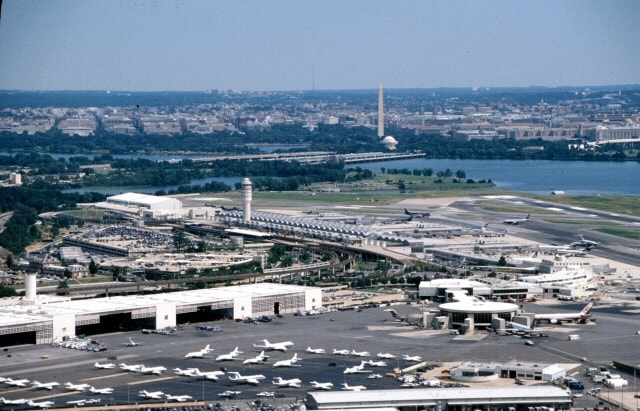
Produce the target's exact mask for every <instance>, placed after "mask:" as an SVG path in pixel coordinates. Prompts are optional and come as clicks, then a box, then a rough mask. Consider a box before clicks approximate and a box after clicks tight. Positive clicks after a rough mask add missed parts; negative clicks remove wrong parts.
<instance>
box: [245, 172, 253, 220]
mask: <svg viewBox="0 0 640 411" xmlns="http://www.w3.org/2000/svg"><path fill="white" fill-rule="evenodd" d="M252 188H253V187H252V184H251V180H249V179H248V178H246V177H245V178H243V179H242V211H243V213H244V215H243V221H244V222H245V223H248V222H249V221H251V191H252Z"/></svg>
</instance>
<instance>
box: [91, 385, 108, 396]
mask: <svg viewBox="0 0 640 411" xmlns="http://www.w3.org/2000/svg"><path fill="white" fill-rule="evenodd" d="M89 392H90V393H92V394H106V395H108V394H113V388H96V387H93V386H92V387H90V388H89Z"/></svg>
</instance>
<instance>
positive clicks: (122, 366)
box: [118, 362, 144, 372]
mask: <svg viewBox="0 0 640 411" xmlns="http://www.w3.org/2000/svg"><path fill="white" fill-rule="evenodd" d="M118 366H119V367H120V369H121V370H122V371H130V372H135V371H138V370H139V369H140V368H142V367H144V365H142V364H135V365H127V364H125V363H123V362H122V363H120V364H118Z"/></svg>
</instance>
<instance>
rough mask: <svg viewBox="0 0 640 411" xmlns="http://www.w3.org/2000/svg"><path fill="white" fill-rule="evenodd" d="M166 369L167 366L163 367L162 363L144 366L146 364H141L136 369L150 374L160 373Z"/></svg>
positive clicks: (141, 372)
mask: <svg viewBox="0 0 640 411" xmlns="http://www.w3.org/2000/svg"><path fill="white" fill-rule="evenodd" d="M166 370H167V368H166V367H163V366H162V365H159V366H157V367H146V366H144V365H143V366H141V367H140V368H139V369H138V370H136V371H137V372H138V373H140V374H144V375H152V374H153V375H160V374H162V373H163V372H164V371H166Z"/></svg>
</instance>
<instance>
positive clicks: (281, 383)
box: [272, 377, 302, 388]
mask: <svg viewBox="0 0 640 411" xmlns="http://www.w3.org/2000/svg"><path fill="white" fill-rule="evenodd" d="M272 383H273V385H277V386H278V387H290V388H300V386H301V385H302V381H301V380H300V378H292V379H290V380H285V379H283V378H282V377H275V378H274V379H273V381H272Z"/></svg>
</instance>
